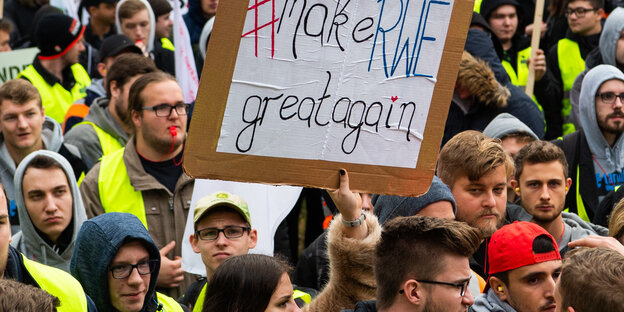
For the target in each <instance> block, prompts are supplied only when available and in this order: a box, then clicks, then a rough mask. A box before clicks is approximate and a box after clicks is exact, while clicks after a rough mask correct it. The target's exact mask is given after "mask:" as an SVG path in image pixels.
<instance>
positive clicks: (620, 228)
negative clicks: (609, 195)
mask: <svg viewBox="0 0 624 312" xmlns="http://www.w3.org/2000/svg"><path fill="white" fill-rule="evenodd" d="M622 235H624V198H622V199H621V200H620V201H619V202H618V203H617V204H616V205H615V207H613V211H611V215H610V216H609V236H611V237H615V238H616V239H617V240H619V239H620V237H622Z"/></svg>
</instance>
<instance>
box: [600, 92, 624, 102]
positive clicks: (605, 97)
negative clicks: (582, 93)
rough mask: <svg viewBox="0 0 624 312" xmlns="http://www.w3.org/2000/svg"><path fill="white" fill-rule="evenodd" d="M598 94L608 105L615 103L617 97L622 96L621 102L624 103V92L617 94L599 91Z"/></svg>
mask: <svg viewBox="0 0 624 312" xmlns="http://www.w3.org/2000/svg"><path fill="white" fill-rule="evenodd" d="M596 96H599V97H600V99H601V100H602V102H603V103H604V104H607V105H613V103H615V98H620V102H622V104H624V93H620V94H615V93H613V92H603V93H598V95H596Z"/></svg>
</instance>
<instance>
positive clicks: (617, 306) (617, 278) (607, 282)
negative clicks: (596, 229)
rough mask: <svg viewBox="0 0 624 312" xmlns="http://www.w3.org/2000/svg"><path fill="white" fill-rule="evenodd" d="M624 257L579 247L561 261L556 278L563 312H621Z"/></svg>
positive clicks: (603, 249) (599, 249)
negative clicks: (569, 309) (557, 278)
mask: <svg viewBox="0 0 624 312" xmlns="http://www.w3.org/2000/svg"><path fill="white" fill-rule="evenodd" d="M622 289H624V256H623V255H622V254H620V253H619V252H617V251H615V250H613V249H609V248H604V247H597V248H580V249H574V250H571V251H569V252H568V253H567V254H566V257H565V258H564V259H563V266H562V267H561V275H560V276H559V293H560V294H561V302H557V304H558V305H561V307H562V309H561V310H562V311H564V310H566V311H567V308H568V307H572V308H574V310H575V311H583V312H593V311H595V312H621V311H624V292H623V291H622Z"/></svg>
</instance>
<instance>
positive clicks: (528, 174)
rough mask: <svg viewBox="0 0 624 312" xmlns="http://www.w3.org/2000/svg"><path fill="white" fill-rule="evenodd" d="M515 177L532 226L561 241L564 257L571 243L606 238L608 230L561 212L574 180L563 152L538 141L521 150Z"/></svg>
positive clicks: (560, 250) (515, 185)
mask: <svg viewBox="0 0 624 312" xmlns="http://www.w3.org/2000/svg"><path fill="white" fill-rule="evenodd" d="M515 163H516V174H515V179H514V180H512V181H511V185H512V187H513V189H514V191H515V192H516V194H517V195H518V196H519V197H520V201H521V205H522V206H523V207H524V209H525V210H526V211H527V212H528V213H529V214H530V215H532V216H533V219H532V220H531V221H532V222H533V223H536V224H537V225H539V226H541V227H542V228H544V229H545V230H546V231H548V233H550V235H552V236H553V237H554V238H555V239H556V240H557V241H558V242H559V253H560V254H561V255H562V256H564V255H565V253H566V252H567V251H568V250H569V249H570V248H569V247H568V243H569V242H571V241H574V240H577V239H580V238H583V237H586V236H589V235H607V234H608V231H607V229H605V228H603V227H601V226H598V225H593V224H591V223H588V222H585V221H583V220H581V218H579V217H578V216H577V215H575V214H573V213H565V212H562V211H563V208H564V203H565V196H566V193H567V192H568V189H569V187H570V184H571V183H572V179H570V178H569V177H568V163H567V161H566V159H565V155H564V154H563V151H562V150H561V149H560V148H559V147H557V146H556V145H554V144H552V143H550V142H546V141H535V142H532V143H529V144H528V145H527V146H525V147H524V148H522V149H521V150H520V151H519V152H518V154H517V155H516V158H515Z"/></svg>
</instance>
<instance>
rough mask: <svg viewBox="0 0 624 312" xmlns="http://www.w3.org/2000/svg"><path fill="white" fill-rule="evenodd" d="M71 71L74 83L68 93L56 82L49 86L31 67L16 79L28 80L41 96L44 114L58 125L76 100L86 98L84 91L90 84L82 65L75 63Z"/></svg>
mask: <svg viewBox="0 0 624 312" xmlns="http://www.w3.org/2000/svg"><path fill="white" fill-rule="evenodd" d="M71 70H72V73H73V75H74V80H75V81H76V83H75V84H74V86H73V87H72V89H71V90H70V91H67V90H65V88H63V86H61V84H59V83H58V82H57V83H55V84H54V85H53V86H50V85H49V84H48V83H47V82H46V81H45V80H44V79H43V77H41V75H40V74H39V73H38V72H37V70H36V69H35V67H34V66H32V65H30V66H28V67H26V69H24V70H23V71H22V72H21V73H19V75H18V77H25V78H27V79H28V80H30V82H31V83H32V84H33V85H34V86H35V88H37V91H39V95H41V104H42V105H43V107H44V108H45V114H46V115H47V116H50V117H51V118H52V119H54V120H56V122H58V123H59V124H62V123H63V121H64V120H65V113H66V112H67V111H68V110H69V107H70V106H71V105H72V104H73V103H74V102H76V100H79V99H82V98H84V97H86V96H87V92H86V90H87V87H88V86H89V85H90V84H91V78H89V74H87V72H86V71H85V69H84V68H83V67H82V65H80V64H79V63H76V64H74V65H72V66H71Z"/></svg>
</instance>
